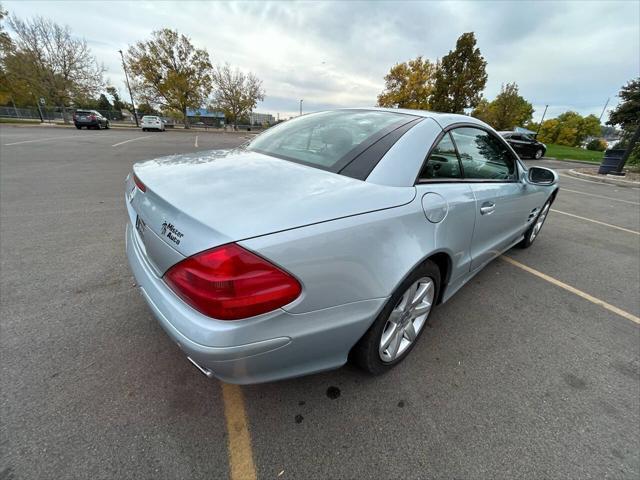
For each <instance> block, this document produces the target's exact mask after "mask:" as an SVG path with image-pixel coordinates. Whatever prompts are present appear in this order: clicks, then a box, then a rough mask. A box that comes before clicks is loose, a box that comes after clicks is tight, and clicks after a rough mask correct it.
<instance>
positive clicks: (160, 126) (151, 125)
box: [142, 115, 165, 132]
mask: <svg viewBox="0 0 640 480" xmlns="http://www.w3.org/2000/svg"><path fill="white" fill-rule="evenodd" d="M148 130H158V131H159V132H164V130H165V123H164V120H163V119H162V118H160V117H156V116H155V115H145V116H144V117H142V131H143V132H146V131H148Z"/></svg>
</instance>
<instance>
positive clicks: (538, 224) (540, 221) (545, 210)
mask: <svg viewBox="0 0 640 480" xmlns="http://www.w3.org/2000/svg"><path fill="white" fill-rule="evenodd" d="M550 208H551V199H549V200H547V202H546V203H545V204H544V205H543V206H542V209H541V210H540V213H539V214H538V217H537V218H536V221H535V222H534V223H533V225H531V226H530V227H529V228H528V229H527V231H526V232H524V238H523V239H522V241H521V242H520V243H519V244H518V246H519V247H520V248H529V247H530V246H531V245H532V244H533V242H534V241H535V240H536V238H538V235H539V234H540V230H542V226H543V225H544V221H545V220H546V219H547V215H548V214H549V209H550Z"/></svg>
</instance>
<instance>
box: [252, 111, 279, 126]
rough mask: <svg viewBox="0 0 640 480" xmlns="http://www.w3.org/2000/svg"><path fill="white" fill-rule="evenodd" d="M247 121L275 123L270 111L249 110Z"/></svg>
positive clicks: (257, 123)
mask: <svg viewBox="0 0 640 480" xmlns="http://www.w3.org/2000/svg"><path fill="white" fill-rule="evenodd" d="M249 121H250V123H251V125H262V124H263V123H268V124H269V125H273V124H274V123H276V119H275V118H274V117H273V115H271V114H270V113H257V112H251V113H250V114H249Z"/></svg>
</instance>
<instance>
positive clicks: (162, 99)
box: [126, 28, 213, 128]
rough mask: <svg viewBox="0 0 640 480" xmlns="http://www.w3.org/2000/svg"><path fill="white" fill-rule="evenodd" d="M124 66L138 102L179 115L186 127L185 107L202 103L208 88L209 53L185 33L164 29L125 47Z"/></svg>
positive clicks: (209, 76) (193, 106)
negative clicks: (196, 46)
mask: <svg viewBox="0 0 640 480" xmlns="http://www.w3.org/2000/svg"><path fill="white" fill-rule="evenodd" d="M126 62H127V65H128V67H129V69H130V71H131V73H132V75H133V79H134V84H135V88H136V91H137V94H138V95H139V96H140V100H141V101H142V103H145V102H146V103H148V104H150V105H151V106H159V107H161V108H162V109H163V110H167V111H169V112H175V113H178V114H180V115H181V116H182V118H183V120H184V124H185V128H189V119H188V118H187V109H188V108H199V107H201V106H202V105H203V103H204V102H205V100H206V99H207V97H208V96H209V93H210V92H211V88H212V73H213V67H212V65H211V61H210V60H209V54H208V53H207V51H206V50H204V49H198V48H195V47H194V46H193V44H192V43H191V41H190V40H189V38H188V37H186V36H185V35H181V34H179V33H178V32H177V31H176V30H170V29H168V28H165V29H162V30H158V31H155V32H153V33H152V34H151V39H150V40H147V41H143V42H138V43H136V44H135V45H132V46H130V47H129V50H128V51H127V56H126Z"/></svg>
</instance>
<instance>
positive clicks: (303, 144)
mask: <svg viewBox="0 0 640 480" xmlns="http://www.w3.org/2000/svg"><path fill="white" fill-rule="evenodd" d="M414 118H415V117H413V116H411V115H406V114H401V113H393V112H380V111H371V110H337V111H330V112H320V113H313V114H309V115H305V116H303V117H298V118H295V119H293V120H289V121H287V122H285V123H281V124H280V125H277V126H275V127H273V128H270V129H269V130H267V131H266V132H265V133H263V134H262V135H260V136H258V137H256V138H255V139H254V140H253V141H252V142H251V143H249V145H248V146H247V149H249V150H252V151H256V152H259V153H264V154H266V155H271V156H274V157H278V158H283V159H285V160H290V161H293V162H298V163H303V164H305V165H310V166H312V167H317V168H322V169H324V170H330V171H334V172H337V171H339V170H340V169H341V168H342V167H344V166H345V164H346V163H348V161H349V159H351V158H352V157H353V155H352V154H353V153H359V147H360V148H362V149H364V148H366V146H368V143H367V141H368V140H375V139H377V137H379V136H380V135H382V134H384V133H386V132H387V131H390V130H393V129H394V128H397V127H399V126H401V125H403V124H405V123H407V122H410V121H411V120H413V119H414ZM345 162H346V163H345Z"/></svg>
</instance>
